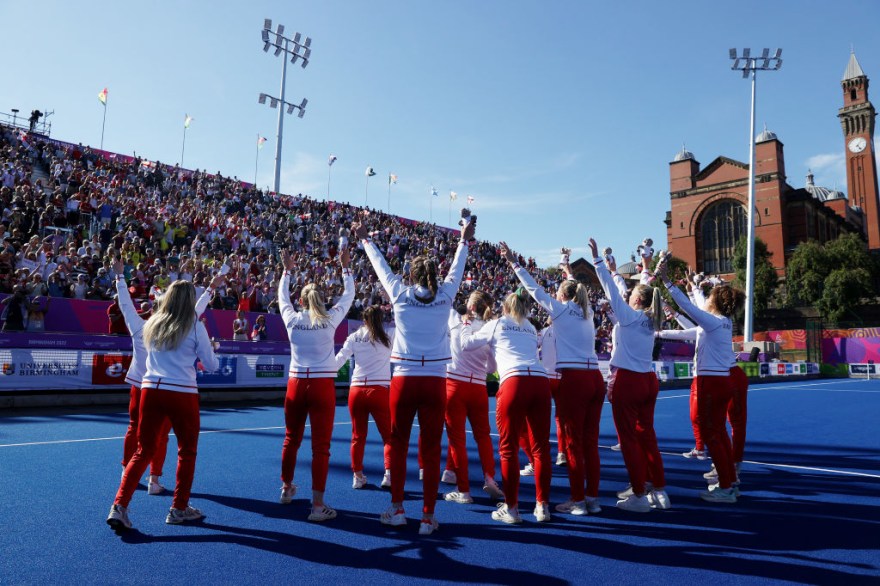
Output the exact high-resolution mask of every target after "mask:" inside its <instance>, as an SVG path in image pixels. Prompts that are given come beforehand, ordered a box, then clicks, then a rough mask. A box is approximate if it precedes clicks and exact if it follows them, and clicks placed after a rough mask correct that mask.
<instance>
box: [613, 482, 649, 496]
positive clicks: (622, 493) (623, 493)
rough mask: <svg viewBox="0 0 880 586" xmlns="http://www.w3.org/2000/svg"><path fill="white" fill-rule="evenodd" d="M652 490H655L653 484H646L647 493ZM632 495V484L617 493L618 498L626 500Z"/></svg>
mask: <svg viewBox="0 0 880 586" xmlns="http://www.w3.org/2000/svg"><path fill="white" fill-rule="evenodd" d="M652 490H654V485H653V484H651V483H650V482H646V483H645V492H651V491H652ZM631 494H633V487H632V484H627V485H626V488H624V489H623V490H619V491H617V498H619V499H625V498H627V497H628V496H630V495H631Z"/></svg>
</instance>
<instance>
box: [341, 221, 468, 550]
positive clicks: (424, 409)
mask: <svg viewBox="0 0 880 586" xmlns="http://www.w3.org/2000/svg"><path fill="white" fill-rule="evenodd" d="M353 229H354V231H355V235H356V236H357V238H358V240H360V242H361V244H362V245H363V247H364V251H365V252H366V253H367V258H369V259H370V263H372V265H373V269H374V270H375V271H376V275H377V276H378V277H379V281H380V282H381V283H382V287H383V288H384V289H385V292H386V293H387V294H388V298H389V299H390V300H391V303H392V305H393V307H394V320H395V324H396V331H395V334H394V343H393V345H392V351H391V362H392V363H393V364H394V365H395V370H394V375H393V376H392V378H391V393H390V408H391V506H390V507H389V508H388V510H386V511H385V512H384V513H382V515H381V516H380V517H379V520H380V521H381V522H382V523H384V524H386V525H395V526H400V525H405V524H406V512H405V511H404V510H403V496H404V484H405V482H406V454H407V451H408V449H409V436H410V432H411V431H412V425H413V420H414V419H415V416H416V413H418V416H419V437H420V440H421V450H422V457H423V460H424V466H425V468H424V470H425V473H424V478H423V488H424V506H423V507H422V521H421V524H420V525H419V534H421V535H430V534H431V533H433V532H434V531H435V530H436V529H437V528H438V526H439V525H438V523H437V520H436V519H435V517H434V506H435V504H436V502H437V490H438V488H439V486H440V440H441V439H442V436H443V419H444V415H445V413H446V365H447V364H449V362H450V361H451V359H452V357H451V354H450V349H449V328H448V325H447V321H448V319H449V311H450V310H451V309H452V308H453V303H454V302H455V295H456V293H457V292H458V287H459V284H460V283H461V277H462V274H463V273H464V266H465V262H466V261H467V252H468V243H469V241H470V240H471V239H473V237H474V230H475V226H474V222H473V221H469V222H468V223H467V224H465V226H464V229H463V230H462V237H461V241H460V242H459V244H458V248H457V249H456V251H455V258H454V259H453V260H452V266H450V268H449V274H447V275H446V279H445V280H444V281H442V282H441V281H440V280H439V277H438V276H437V263H436V261H435V260H434V259H432V258H429V257H427V256H417V257H416V258H414V259H413V260H412V263H411V267H410V275H409V276H410V281H411V282H412V283H413V284H412V285H405V284H404V283H403V279H401V277H400V275H395V274H394V273H393V272H392V271H391V268H390V267H389V266H388V263H387V262H386V260H385V257H384V256H382V253H381V252H379V249H378V248H377V247H376V245H375V244H373V242H372V240H371V239H370V236H369V233H368V231H367V228H366V226H364V225H363V224H355V225H354V226H353Z"/></svg>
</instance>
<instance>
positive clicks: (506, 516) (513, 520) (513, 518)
mask: <svg viewBox="0 0 880 586" xmlns="http://www.w3.org/2000/svg"><path fill="white" fill-rule="evenodd" d="M492 518H493V519H494V520H496V521H501V522H502V523H507V524H508V525H515V524H518V523H522V517H520V515H519V511H518V510H516V509H509V508H507V503H498V508H497V509H496V510H494V511H492Z"/></svg>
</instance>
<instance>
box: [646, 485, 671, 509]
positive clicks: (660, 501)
mask: <svg viewBox="0 0 880 586" xmlns="http://www.w3.org/2000/svg"><path fill="white" fill-rule="evenodd" d="M648 504H649V505H651V508H652V509H663V510H666V509H671V508H672V502H670V500H669V495H668V494H666V491H665V490H663V489H660V490H652V491H651V492H649V493H648Z"/></svg>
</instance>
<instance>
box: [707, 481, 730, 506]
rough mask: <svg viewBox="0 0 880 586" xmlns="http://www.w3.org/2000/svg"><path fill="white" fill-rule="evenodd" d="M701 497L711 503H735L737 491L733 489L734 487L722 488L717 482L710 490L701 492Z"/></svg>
mask: <svg viewBox="0 0 880 586" xmlns="http://www.w3.org/2000/svg"><path fill="white" fill-rule="evenodd" d="M700 498H701V499H703V500H704V501H707V502H710V503H735V502H736V493H735V492H734V491H733V487H731V488H721V487H720V486H718V485H717V484H716V485H713V486H712V487H710V488H709V490H704V491H703V492H701V493H700Z"/></svg>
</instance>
